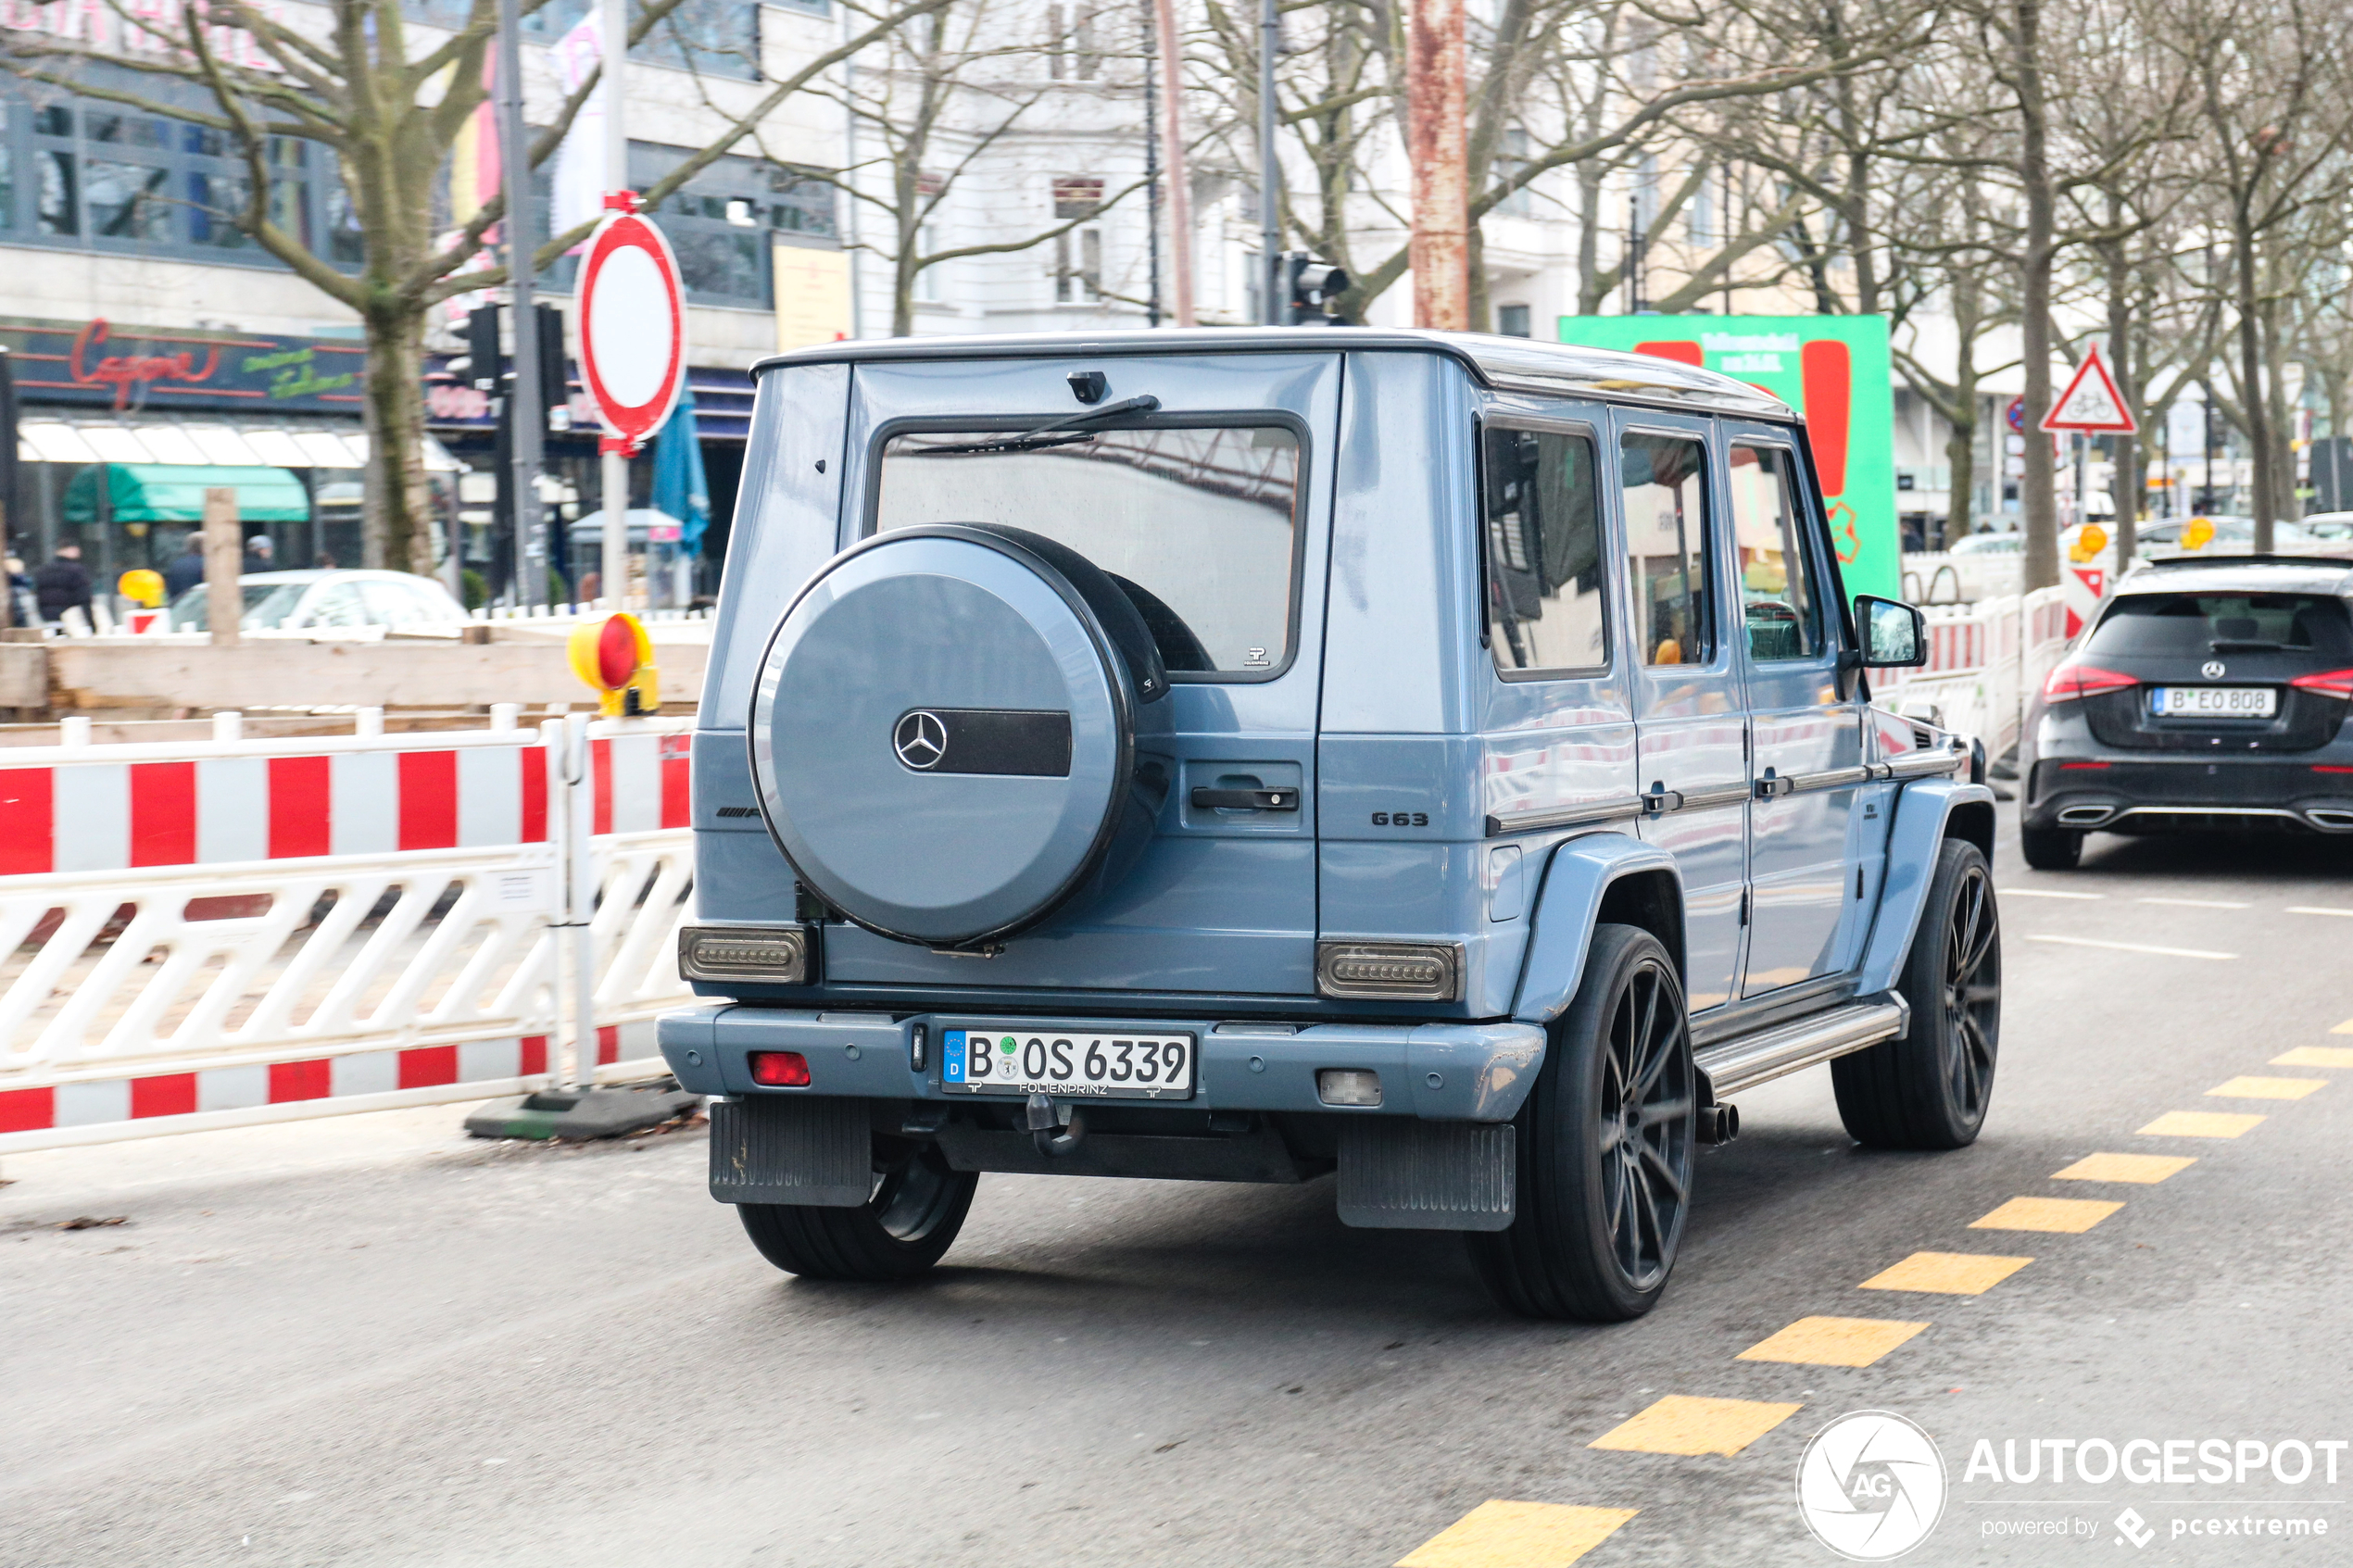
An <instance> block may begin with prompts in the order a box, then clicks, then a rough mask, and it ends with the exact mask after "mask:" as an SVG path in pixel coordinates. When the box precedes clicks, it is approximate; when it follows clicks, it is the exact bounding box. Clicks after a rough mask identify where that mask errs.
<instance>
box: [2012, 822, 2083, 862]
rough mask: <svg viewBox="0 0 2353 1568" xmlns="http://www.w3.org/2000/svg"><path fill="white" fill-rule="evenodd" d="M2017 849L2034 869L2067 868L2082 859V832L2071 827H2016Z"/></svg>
mask: <svg viewBox="0 0 2353 1568" xmlns="http://www.w3.org/2000/svg"><path fill="white" fill-rule="evenodd" d="M2018 847H2019V853H2020V854H2021V855H2024V856H2025V857H2026V863H2027V864H2028V865H2030V866H2032V867H2033V868H2034V869H2035V870H2036V871H2038V872H2071V871H2073V870H2074V869H2075V867H2076V864H2077V862H2078V861H2080V860H2082V859H2083V834H2082V832H2081V831H2079V830H2077V829H2075V828H2023V827H2022V828H2020V829H2019V830H2018Z"/></svg>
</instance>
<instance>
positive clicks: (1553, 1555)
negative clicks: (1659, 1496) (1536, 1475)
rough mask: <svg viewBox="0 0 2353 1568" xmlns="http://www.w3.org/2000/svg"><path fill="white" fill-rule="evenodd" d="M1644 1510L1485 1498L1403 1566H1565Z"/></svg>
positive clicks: (1404, 1559) (1403, 1560) (1399, 1564)
mask: <svg viewBox="0 0 2353 1568" xmlns="http://www.w3.org/2000/svg"><path fill="white" fill-rule="evenodd" d="M1792 1408H1793V1409H1794V1408H1795V1407H1794V1406H1793V1407H1792ZM1637 1512H1640V1510H1638V1509H1631V1508H1572V1507H1570V1506H1568V1505H1567V1504H1566V1503H1556V1502H1503V1501H1488V1502H1483V1503H1480V1504H1479V1505H1478V1507H1477V1508H1474V1509H1472V1510H1471V1511H1470V1512H1468V1513H1466V1514H1464V1515H1463V1516H1462V1517H1461V1518H1460V1519H1457V1520H1455V1521H1454V1523H1453V1524H1449V1525H1447V1526H1446V1528H1444V1529H1443V1530H1441V1531H1440V1532H1439V1533H1438V1534H1436V1535H1434V1536H1432V1537H1430V1538H1429V1539H1428V1540H1426V1541H1424V1542H1423V1543H1422V1544H1421V1545H1420V1546H1418V1547H1416V1548H1415V1549H1414V1550H1413V1553H1412V1555H1410V1556H1407V1557H1401V1558H1399V1559H1398V1560H1397V1568H1563V1565H1565V1564H1567V1563H1571V1562H1576V1561H1577V1560H1578V1559H1579V1558H1580V1557H1582V1556H1584V1555H1585V1554H1586V1553H1587V1552H1589V1551H1591V1550H1592V1549H1594V1548H1595V1547H1597V1546H1599V1545H1601V1544H1602V1543H1603V1542H1604V1541H1605V1540H1607V1539H1608V1538H1609V1537H1610V1534H1611V1532H1612V1531H1614V1530H1616V1529H1617V1527H1618V1526H1619V1525H1620V1524H1625V1523H1626V1522H1627V1521H1628V1520H1629V1519H1631V1518H1633V1517H1634V1515H1635V1514H1636V1513H1637Z"/></svg>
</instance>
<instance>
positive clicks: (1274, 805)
mask: <svg viewBox="0 0 2353 1568" xmlns="http://www.w3.org/2000/svg"><path fill="white" fill-rule="evenodd" d="M1192 800H1193V809H1195V810H1199V811H1206V810H1211V809H1216V810H1223V811H1296V810H1298V809H1299V791H1297V790H1295V789H1213V788H1211V787H1210V786H1209V785H1207V784H1196V785H1195V786H1194V787H1193V795H1192Z"/></svg>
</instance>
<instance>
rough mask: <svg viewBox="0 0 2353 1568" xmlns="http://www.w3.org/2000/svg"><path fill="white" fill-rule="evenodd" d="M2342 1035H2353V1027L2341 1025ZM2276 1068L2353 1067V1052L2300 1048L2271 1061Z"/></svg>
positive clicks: (2332, 1047)
mask: <svg viewBox="0 0 2353 1568" xmlns="http://www.w3.org/2000/svg"><path fill="white" fill-rule="evenodd" d="M2336 1033H2338V1034H2340V1035H2353V1027H2347V1026H2346V1025H2342V1024H2340V1025H2339V1026H2338V1028H2337V1030H2336ZM2271 1065H2272V1066H2274V1067H2353V1050H2347V1049H2346V1048H2345V1047H2343V1046H2298V1047H2296V1048H2295V1049H2294V1050H2292V1051H2289V1052H2288V1053H2287V1054H2286V1055H2284V1056H2275V1057H2273V1058H2272V1059H2271Z"/></svg>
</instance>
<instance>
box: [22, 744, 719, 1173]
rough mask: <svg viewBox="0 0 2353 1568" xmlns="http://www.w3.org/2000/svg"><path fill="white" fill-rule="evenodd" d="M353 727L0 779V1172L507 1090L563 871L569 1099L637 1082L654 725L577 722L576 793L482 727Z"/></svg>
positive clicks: (537, 1030) (551, 948)
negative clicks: (48, 1153) (571, 892)
mask: <svg viewBox="0 0 2353 1568" xmlns="http://www.w3.org/2000/svg"><path fill="white" fill-rule="evenodd" d="M362 729H363V733H361V734H355V735H352V736H347V737H339V738H335V739H330V740H324V741H321V740H319V739H315V738H312V739H304V740H298V741H257V742H247V741H244V740H242V739H240V738H237V736H236V734H235V725H234V723H233V721H231V722H229V723H227V724H225V725H224V726H222V729H221V733H220V735H219V736H218V737H217V738H216V739H215V740H214V741H213V742H210V743H203V744H195V745H180V746H166V745H142V746H90V745H87V744H83V745H77V746H52V747H41V748H24V749H21V750H18V751H14V752H10V753H6V754H4V755H5V757H6V764H5V765H0V1150H6V1149H8V1148H36V1147H41V1146H44V1145H48V1144H59V1143H81V1142H94V1141H99V1140H101V1139H104V1138H108V1137H123V1136H139V1135H146V1134H150V1133H156V1132H164V1131H176V1130H182V1129H193V1128H197V1127H207V1126H220V1125H228V1124H233V1123H240V1122H253V1121H272V1120H281V1119H286V1118H291V1117H296V1116H304V1115H321V1114H333V1113H335V1112H338V1111H343V1110H374V1109H379V1108H383V1107H389V1106H396V1105H411V1104H425V1103H431V1102H433V1101H435V1100H449V1099H466V1098H489V1097H492V1096H496V1095H501V1094H512V1093H520V1092H522V1091H524V1090H527V1089H530V1088H535V1087H537V1086H539V1085H542V1084H544V1083H546V1082H547V1079H548V1077H549V1074H550V1073H551V1071H552V1070H554V1069H556V1068H557V1067H558V1066H559V1065H560V1063H559V1061H558V1060H557V1059H556V1051H557V1048H558V1042H560V1039H561V1038H562V1037H563V1036H562V1034H561V1029H560V1020H559V1012H560V1010H559V1008H558V1006H557V1002H556V991H557V970H558V964H557V961H556V960H557V954H556V947H557V943H556V939H555V937H554V935H553V934H552V932H551V923H552V922H557V921H560V920H561V919H562V918H563V916H564V910H565V909H566V908H567V907H568V900H567V896H566V893H565V890H564V878H565V875H566V874H567V870H566V868H567V866H568V865H570V864H575V863H576V864H578V865H579V866H580V867H581V868H582V870H581V871H580V872H579V873H578V874H579V875H581V876H583V877H585V878H588V879H589V881H590V883H591V884H593V886H594V887H595V889H596V890H597V892H598V895H599V896H598V897H596V898H595V899H594V902H593V911H592V915H591V918H590V919H589V920H588V926H587V943H588V947H587V956H586V962H585V965H583V966H582V967H584V968H585V970H586V972H588V974H589V975H590V976H591V978H592V981H593V985H592V992H593V1001H592V1003H591V1006H592V1007H593V1017H594V1020H595V1024H596V1032H595V1038H596V1042H597V1043H596V1049H595V1061H596V1063H597V1068H596V1071H597V1073H598V1076H600V1077H603V1078H607V1079H623V1078H628V1077H632V1076H635V1077H643V1076H648V1075H649V1074H650V1073H657V1072H659V1071H660V1070H661V1066H660V1059H659V1056H658V1055H657V1054H656V1052H655V1049H654V1045H653V1023H652V1020H653V1017H654V1015H655V1014H656V1013H658V1012H660V1011H661V1010H663V1009H664V1008H668V1007H673V1006H676V1005H678V1004H679V1003H680V1002H681V1001H683V1000H686V998H687V993H686V986H685V985H684V984H683V983H682V982H681V981H680V980H679V978H678V974H677V971H676V967H675V957H674V953H675V945H676V929H677V926H678V923H679V922H680V921H681V920H682V919H683V918H684V915H685V913H686V901H687V897H688V895H689V890H690V888H691V884H692V874H691V859H690V855H689V850H688V841H689V834H687V832H686V744H687V736H686V734H685V733H684V731H685V723H684V721H648V720H627V721H614V722H611V723H600V724H596V725H591V726H589V728H588V738H587V743H586V746H585V748H582V749H581V750H577V751H574V752H573V753H572V754H571V755H573V757H575V758H576V759H577V760H576V761H574V762H573V764H572V766H573V768H574V770H575V771H574V772H573V775H572V776H573V777H574V778H579V779H580V780H581V784H580V785H579V786H578V787H576V788H568V787H567V785H566V783H565V774H564V766H565V764H564V761H563V758H564V755H565V748H564V746H563V745H562V744H561V735H560V733H558V734H541V733H538V732H532V731H525V730H521V729H517V728H515V727H514V725H513V723H512V720H511V717H510V715H508V714H501V715H500V716H499V721H498V722H497V723H495V724H494V727H493V728H491V729H489V730H484V731H474V732H457V733H446V732H445V733H431V734H407V735H384V734H380V733H373V732H374V726H372V725H369V724H363V726H362ZM550 729H551V730H554V731H558V732H560V726H550ZM584 774H585V777H584V776H583V775H584ZM567 802H576V803H577V804H576V805H572V804H567ZM575 810H576V811H577V814H578V818H579V821H580V827H581V829H582V830H585V831H583V832H582V834H581V835H580V837H579V838H578V839H577V840H573V841H571V842H572V852H571V854H569V855H566V854H565V853H564V851H565V849H566V847H567V843H566V840H567V839H568V837H569V834H568V829H567V823H568V822H570V821H572V820H573V812H574V811H575ZM574 940H575V941H576V940H577V939H574ZM567 950H568V951H569V950H570V949H567ZM567 961H571V960H567Z"/></svg>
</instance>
